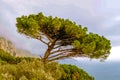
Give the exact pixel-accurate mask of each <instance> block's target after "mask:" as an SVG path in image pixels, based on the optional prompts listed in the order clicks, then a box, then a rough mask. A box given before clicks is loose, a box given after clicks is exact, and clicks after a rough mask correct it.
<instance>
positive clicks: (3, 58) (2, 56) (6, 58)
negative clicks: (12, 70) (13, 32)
mask: <svg viewBox="0 0 120 80" xmlns="http://www.w3.org/2000/svg"><path fill="white" fill-rule="evenodd" d="M0 62H2V63H5V62H7V63H14V62H15V57H13V56H11V55H10V54H9V53H7V52H5V51H3V50H2V49H0Z"/></svg>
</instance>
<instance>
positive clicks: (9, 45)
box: [0, 37, 36, 57]
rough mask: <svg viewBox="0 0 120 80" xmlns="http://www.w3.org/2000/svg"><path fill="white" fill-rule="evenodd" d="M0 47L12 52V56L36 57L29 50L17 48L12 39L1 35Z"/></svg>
mask: <svg viewBox="0 0 120 80" xmlns="http://www.w3.org/2000/svg"><path fill="white" fill-rule="evenodd" d="M0 49H2V50H4V51H5V52H8V53H10V54H11V55H12V56H23V57H36V56H35V55H33V54H31V53H30V52H29V51H27V50H23V49H18V48H16V47H15V45H14V44H13V43H12V42H11V41H9V40H7V39H5V38H4V37H0Z"/></svg>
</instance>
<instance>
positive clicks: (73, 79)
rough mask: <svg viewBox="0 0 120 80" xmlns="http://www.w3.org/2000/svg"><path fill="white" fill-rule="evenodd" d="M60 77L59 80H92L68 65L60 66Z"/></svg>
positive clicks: (78, 69)
mask: <svg viewBox="0 0 120 80" xmlns="http://www.w3.org/2000/svg"><path fill="white" fill-rule="evenodd" d="M61 67H62V70H61V71H62V77H61V78H60V79H59V80H94V78H93V77H91V76H90V75H88V74H87V73H86V72H85V71H83V70H82V69H80V68H78V67H76V66H74V65H68V64H62V65H61Z"/></svg>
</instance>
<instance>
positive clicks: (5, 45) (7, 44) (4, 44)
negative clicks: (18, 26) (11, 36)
mask: <svg viewBox="0 0 120 80" xmlns="http://www.w3.org/2000/svg"><path fill="white" fill-rule="evenodd" d="M0 49H3V50H4V51H6V52H8V53H10V54H11V55H13V56H16V48H15V46H14V45H13V44H12V42H11V41H8V40H6V39H5V38H3V37H0Z"/></svg>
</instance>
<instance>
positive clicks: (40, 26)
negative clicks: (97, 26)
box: [16, 13, 111, 62]
mask: <svg viewBox="0 0 120 80" xmlns="http://www.w3.org/2000/svg"><path fill="white" fill-rule="evenodd" d="M16 26H17V30H18V32H19V33H21V34H24V35H26V36H28V37H31V38H34V39H37V40H40V41H41V42H43V43H44V44H45V45H47V50H46V52H45V54H44V56H43V57H42V59H43V61H44V62H47V61H54V60H59V59H63V58H68V57H75V56H77V57H89V58H96V59H98V58H99V59H106V58H107V56H108V55H109V53H110V49H111V46H110V41H109V40H107V39H106V38H105V37H104V36H99V35H98V34H93V33H91V32H90V33H89V32H87V28H86V27H84V28H82V26H81V25H77V24H76V23H75V22H72V21H70V20H69V19H63V18H58V17H52V16H44V15H43V14H42V13H39V14H31V15H29V16H21V17H18V18H17V23H16Z"/></svg>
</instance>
